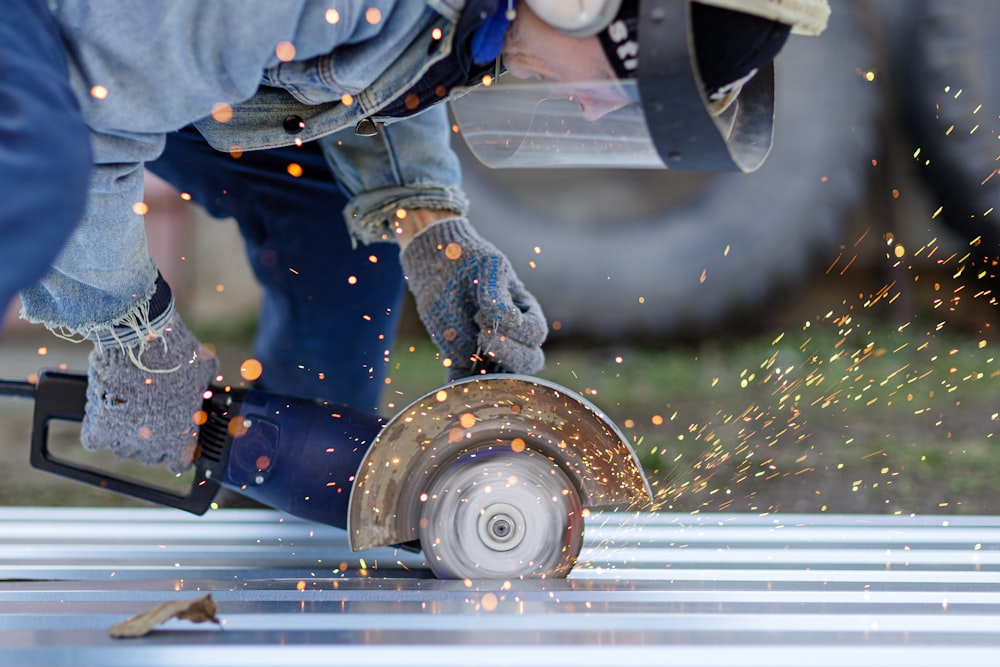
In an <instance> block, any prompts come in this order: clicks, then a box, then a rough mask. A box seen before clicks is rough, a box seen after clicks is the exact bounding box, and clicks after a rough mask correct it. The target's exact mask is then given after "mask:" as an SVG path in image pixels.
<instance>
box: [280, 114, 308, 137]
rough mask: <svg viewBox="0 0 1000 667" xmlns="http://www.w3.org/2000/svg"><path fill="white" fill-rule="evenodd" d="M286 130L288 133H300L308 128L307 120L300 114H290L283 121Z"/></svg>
mask: <svg viewBox="0 0 1000 667" xmlns="http://www.w3.org/2000/svg"><path fill="white" fill-rule="evenodd" d="M283 125H284V128H285V132H287V133H288V134H298V133H299V132H301V131H302V130H304V129H306V122H305V121H304V120H302V119H301V118H300V117H298V116H289V117H288V118H286V119H285V122H284V123H283Z"/></svg>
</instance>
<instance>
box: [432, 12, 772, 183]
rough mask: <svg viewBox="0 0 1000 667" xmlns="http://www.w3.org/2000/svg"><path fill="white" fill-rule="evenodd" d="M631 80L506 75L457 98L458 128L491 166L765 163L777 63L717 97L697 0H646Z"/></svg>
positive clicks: (742, 166) (712, 167)
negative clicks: (705, 61) (699, 40)
mask: <svg viewBox="0 0 1000 667" xmlns="http://www.w3.org/2000/svg"><path fill="white" fill-rule="evenodd" d="M737 1H738V0H737ZM638 12H639V13H638V21H637V28H638V42H639V43H640V44H641V45H642V46H641V53H640V55H639V57H638V62H637V67H636V68H635V69H634V74H633V75H632V76H631V78H622V79H619V80H613V81H599V82H559V83H535V82H528V81H524V80H518V79H513V78H512V77H510V76H504V77H501V78H500V79H499V80H498V81H496V82H494V83H493V84H492V85H490V86H480V87H476V88H473V89H469V90H466V91H463V93H462V94H461V96H460V97H457V98H456V99H454V100H453V101H452V112H453V115H454V118H455V121H456V123H457V125H458V128H459V132H460V133H461V135H462V137H463V139H464V140H465V142H466V143H467V145H468V147H469V149H470V150H471V152H472V153H473V154H474V155H475V156H476V157H477V158H478V159H479V160H480V161H481V162H483V163H484V164H485V165H487V166H489V167H492V168H539V167H602V168H659V169H663V168H667V169H674V170H696V171H723V170H741V171H744V172H751V171H754V170H755V169H757V168H758V167H759V166H760V165H761V164H762V163H763V161H764V159H765V158H766V157H767V154H768V152H769V151H770V149H771V142H772V135H773V125H774V69H773V65H772V63H771V61H770V60H768V62H767V63H766V64H765V65H762V66H761V67H759V68H756V69H755V70H754V72H755V73H754V74H753V75H752V76H749V77H746V79H747V80H741V81H737V82H735V83H734V84H732V85H730V86H729V87H728V89H727V90H726V91H725V93H724V94H723V95H721V96H715V95H713V99H709V96H708V94H707V93H706V92H705V89H706V87H705V83H704V81H703V80H702V77H701V74H700V72H699V67H698V66H697V65H696V62H697V60H696V50H695V43H694V37H693V35H694V30H693V25H692V8H691V2H690V1H689V0H640V2H639V3H638Z"/></svg>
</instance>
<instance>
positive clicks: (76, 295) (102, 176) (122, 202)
mask: <svg viewBox="0 0 1000 667" xmlns="http://www.w3.org/2000/svg"><path fill="white" fill-rule="evenodd" d="M91 146H92V149H93V151H94V168H93V171H92V172H91V178H90V190H89V195H88V201H87V206H86V210H85V212H84V216H83V220H82V221H81V222H80V224H79V226H77V228H76V230H75V231H74V232H73V234H72V236H70V238H69V241H68V242H67V243H66V245H65V247H64V248H63V249H62V252H60V253H59V256H58V257H57V258H56V260H55V262H54V263H53V265H52V269H51V270H50V271H49V272H48V274H46V275H45V276H44V277H43V278H42V279H41V280H40V281H39V282H38V283H36V284H34V285H32V286H31V287H29V288H27V289H25V290H23V291H22V292H21V302H22V306H23V307H22V311H21V315H22V317H24V318H25V319H27V320H29V321H31V322H36V323H41V324H44V325H45V326H46V327H48V328H49V329H51V330H53V331H55V332H57V333H60V334H63V335H65V336H68V337H73V338H95V339H96V338H98V337H100V336H101V334H104V333H107V332H108V331H109V330H111V329H112V328H113V327H114V325H115V324H118V323H120V322H123V321H126V322H131V321H132V320H135V321H136V324H138V325H141V326H143V325H149V324H151V323H150V322H149V321H148V317H147V314H146V310H145V309H147V308H148V304H149V299H150V297H151V296H152V294H153V291H154V289H155V283H156V266H155V264H154V263H153V260H152V259H151V258H150V256H149V250H148V248H147V245H146V231H145V226H144V224H143V218H142V215H141V213H142V208H141V205H142V201H143V169H142V165H143V162H144V161H145V160H147V159H153V158H155V157H156V155H158V154H159V153H160V152H161V151H162V150H163V137H162V135H133V136H131V137H126V136H112V135H107V134H97V133H94V134H92V135H91Z"/></svg>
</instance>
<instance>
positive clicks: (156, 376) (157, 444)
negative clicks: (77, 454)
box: [80, 314, 219, 474]
mask: <svg viewBox="0 0 1000 667" xmlns="http://www.w3.org/2000/svg"><path fill="white" fill-rule="evenodd" d="M218 370H219V362H218V360H217V359H216V358H215V357H214V355H212V354H210V353H208V352H207V350H205V349H204V348H203V347H202V345H201V344H200V343H199V342H198V340H197V339H196V338H195V337H194V336H193V335H192V334H191V332H190V331H188V330H187V328H186V327H185V326H184V323H183V322H181V320H180V317H178V316H177V315H176V314H174V315H173V318H172V323H171V324H170V325H168V326H167V327H166V328H165V329H163V331H162V334H159V335H157V336H156V337H154V338H152V339H151V340H142V341H141V342H138V343H133V344H132V345H131V346H123V345H119V344H116V343H111V344H99V345H97V346H95V348H94V350H93V351H92V352H91V353H90V368H89V371H88V385H87V406H86V410H85V414H84V418H83V428H82V430H81V434H80V440H81V442H82V443H83V446H84V447H85V448H87V449H91V450H97V449H109V450H111V452H112V453H113V454H114V455H115V456H117V457H119V458H123V459H127V458H136V459H138V460H139V461H141V462H142V463H145V464H146V465H156V464H159V463H163V464H165V465H166V467H167V468H168V469H169V470H170V471H171V472H173V473H176V474H180V473H182V472H184V471H185V470H186V469H187V468H188V467H189V466H190V465H191V462H192V461H193V460H194V456H195V453H196V450H197V427H196V425H195V422H194V416H195V413H196V412H198V411H199V410H201V405H202V394H204V393H205V391H206V390H207V389H208V385H209V383H210V382H211V380H212V378H213V377H215V375H216V374H217V373H218Z"/></svg>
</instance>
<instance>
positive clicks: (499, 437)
mask: <svg viewBox="0 0 1000 667" xmlns="http://www.w3.org/2000/svg"><path fill="white" fill-rule="evenodd" d="M486 453H496V454H502V455H504V456H511V455H513V456H517V455H521V456H526V457H527V456H538V455H539V454H540V455H542V456H543V457H545V458H546V459H548V460H549V461H551V462H552V463H553V464H555V466H557V467H558V468H559V469H560V470H561V471H562V472H563V473H565V476H566V478H567V479H569V480H570V481H571V483H572V484H573V485H574V486H575V487H576V488H575V491H576V492H577V493H578V495H579V499H580V504H581V506H582V507H583V508H584V509H602V510H616V511H623V510H635V511H638V510H642V509H648V508H649V506H650V505H651V504H652V495H651V493H650V488H649V484H648V483H647V481H646V478H645V477H644V476H643V474H642V471H641V468H640V467H639V463H638V460H637V458H636V456H635V453H634V452H633V451H632V448H631V447H630V446H629V444H628V442H627V441H626V440H625V437H624V436H623V435H622V433H621V431H619V429H618V427H617V426H615V424H614V423H613V422H612V421H611V420H610V419H609V418H608V417H607V416H605V415H604V414H603V413H602V412H601V411H600V410H599V409H598V408H597V407H596V406H594V405H593V404H592V403H590V402H589V401H587V400H586V399H584V398H582V397H580V396H579V395H577V394H575V393H573V392H572V391H571V390H570V389H567V388H565V387H562V386H560V385H558V384H555V383H552V382H548V381H545V380H541V379H539V378H534V377H528V376H521V375H512V374H494V375H479V376H473V377H470V378H465V379H462V380H458V381H455V382H453V383H451V384H448V385H446V386H444V387H442V388H441V389H437V390H434V391H431V392H429V393H427V394H425V395H424V396H423V397H421V398H419V399H418V400H416V401H414V402H413V403H411V404H410V405H409V406H408V407H406V408H405V409H403V410H402V411H400V412H399V413H398V414H397V415H396V416H395V417H394V418H393V419H392V420H391V421H390V422H389V423H388V424H386V426H385V427H384V428H383V429H382V431H381V432H380V433H379V435H378V437H377V438H376V439H375V442H374V444H373V445H372V446H371V448H370V449H369V450H368V453H367V454H366V455H365V458H364V459H363V460H362V462H361V465H360V467H359V468H358V473H357V478H356V480H355V482H354V485H353V487H352V490H351V498H350V505H349V509H348V533H349V539H350V545H351V548H352V549H353V550H354V551H362V550H365V549H372V548H375V547H382V546H388V545H394V544H406V543H412V542H414V541H417V540H419V539H420V520H421V513H422V510H423V505H424V503H426V502H428V499H429V498H428V493H427V491H428V489H432V488H435V481H436V480H440V476H441V475H442V474H444V471H454V466H455V465H456V464H457V465H462V461H467V460H470V458H472V459H474V458H476V457H482V456H483V455H484V454H486ZM448 474H453V472H449V473H448Z"/></svg>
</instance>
